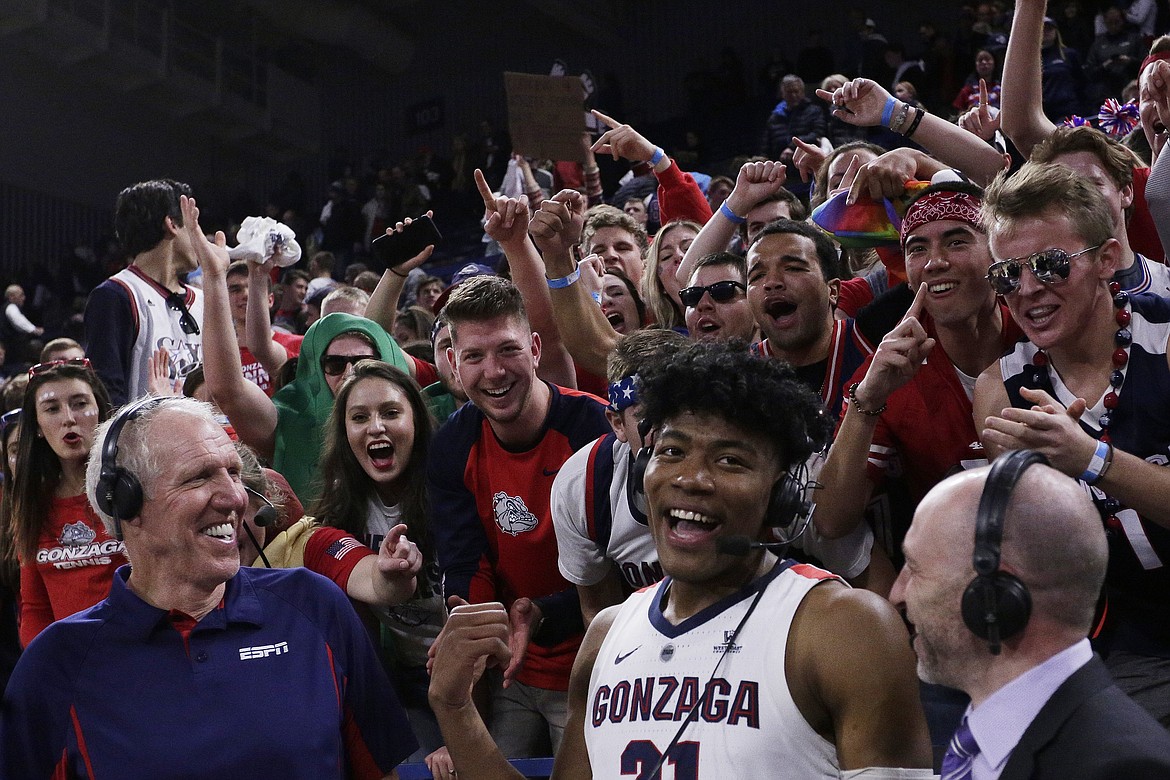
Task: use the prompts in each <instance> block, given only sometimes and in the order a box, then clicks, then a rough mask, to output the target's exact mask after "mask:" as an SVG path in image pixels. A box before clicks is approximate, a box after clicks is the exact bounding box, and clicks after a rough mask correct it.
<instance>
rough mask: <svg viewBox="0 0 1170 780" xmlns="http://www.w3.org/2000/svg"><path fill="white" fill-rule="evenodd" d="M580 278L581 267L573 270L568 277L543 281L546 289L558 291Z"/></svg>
mask: <svg viewBox="0 0 1170 780" xmlns="http://www.w3.org/2000/svg"><path fill="white" fill-rule="evenodd" d="M580 278H581V266H577V267H576V268H574V269H573V273H571V274H569V275H568V276H562V277H560V278H558V279H546V280H545V281H547V282H548V289H550V290H560V289H562V288H565V287H568V286H569V285H571V284H573V283H574V282H576V281H577V280H578V279H580Z"/></svg>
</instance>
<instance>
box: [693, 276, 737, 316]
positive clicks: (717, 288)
mask: <svg viewBox="0 0 1170 780" xmlns="http://www.w3.org/2000/svg"><path fill="white" fill-rule="evenodd" d="M739 290H743V291H744V292H747V288H746V287H744V286H743V283H742V282H737V281H735V280H733V279H725V280H724V281H722V282H715V284H709V285H707V286H706V287H703V286H699V287H684V288H683V289H681V290H679V291H678V297H679V300H681V301H682V303H683V306H686V307H687V308H688V309H693V308H694V307H696V306H698V305H699V301H701V300H703V293H707V294H708V295H710V296H711V300H713V301H715V302H716V303H727V302H728V301H730V300H732V299H733V298H735V295H736V292H737V291H739Z"/></svg>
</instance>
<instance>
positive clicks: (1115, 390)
mask: <svg viewBox="0 0 1170 780" xmlns="http://www.w3.org/2000/svg"><path fill="white" fill-rule="evenodd" d="M1109 292H1110V293H1111V294H1112V295H1113V308H1114V309H1115V310H1116V311H1115V312H1114V314H1113V318H1114V321H1116V322H1117V333H1115V334H1114V335H1113V345H1114V347H1116V349H1114V350H1113V355H1112V361H1113V371H1112V372H1111V373H1110V374H1109V392H1107V393H1105V397H1104V398H1102V399H1101V405H1102V406H1103V407H1105V411H1104V412H1102V413H1101V416H1100V418H1098V420H1097V424H1098V425H1099V426H1100V427H1101V436H1100V440H1101V441H1104V442H1110V441H1111V439H1110V436H1109V425H1110V424H1111V423H1112V422H1113V410H1114V409H1116V408H1117V402H1118V400H1119V396H1120V394H1121V386H1122V385H1124V384H1125V375H1126V370H1127V368H1128V367H1129V348H1130V345H1131V344H1133V332H1132V331H1131V330H1130V329H1129V324H1130V322H1131V321H1132V319H1133V315H1132V314H1131V313H1130V308H1129V293H1127V292H1126V291H1125V290H1122V289H1121V285H1120V284H1118V283H1117V282H1110V283H1109ZM1049 362H1050V361H1049V358H1048V353H1047V352H1045V351H1044V350H1039V351H1037V352H1036V354H1035V355H1033V356H1032V365H1033V366H1035V367H1036V368H1037V369H1038V370H1037V371H1036V372H1035V377H1036V380H1037V381H1039V379H1040V376H1041V375H1042V374H1043V373H1044V372H1046V371H1047V370H1048V365H1049Z"/></svg>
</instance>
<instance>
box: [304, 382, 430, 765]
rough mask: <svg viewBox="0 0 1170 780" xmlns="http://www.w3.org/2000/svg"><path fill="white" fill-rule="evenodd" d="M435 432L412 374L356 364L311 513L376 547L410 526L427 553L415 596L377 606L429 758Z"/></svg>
mask: <svg viewBox="0 0 1170 780" xmlns="http://www.w3.org/2000/svg"><path fill="white" fill-rule="evenodd" d="M433 431H434V424H433V422H432V421H431V417H430V414H429V412H428V411H427V407H426V402H425V401H424V400H423V397H422V392H421V391H420V390H419V389H418V385H416V384H415V382H414V380H413V379H411V378H410V376H408V375H407V374H406V373H404V372H403V371H400V370H398V369H396V368H394V367H393V366H390V365H387V364H386V363H383V362H381V361H373V360H367V361H362V362H360V363H358V364H357V365H356V366H355V367H354V370H353V374H352V376H350V377H349V378H348V379H346V381H345V383H344V384H342V386H341V387H340V388H339V389H338V391H337V396H336V401H335V404H334V407H333V413H332V415H330V418H329V422H328V424H327V427H326V431H325V449H324V451H323V452H322V454H321V461H320V469H321V477H322V482H323V484H324V487H323V489H322V491H321V496H320V498H319V499H318V500H317V502H316V504H315V505H314V506H313V511H312V512H311V513H310V514H312V515H313V516H314V517H316V518H317V521H318V522H319V523H322V524H324V525H326V526H331V527H333V528H339V529H341V530H344V531H346V532H348V533H349V534H351V535H353V536H354V537H356V538H357V539H360V540H362V541H364V542H365V543H366V545H367V546H368V547H370V548H372V549H378V546H379V544H381V541H382V539H383V538H384V537H385V536H386V535H387V534H389V533H391V532H392V531H393V529H394V528H395V527H396V526H398V525H402V524H404V525H405V526H406V529H407V532H408V533H409V535H410V539H412V540H413V541H414V542H415V543H416V544H417V545H418V547H419V550H420V551H421V552H422V556H423V567H422V570H421V571H419V573H418V575H417V587H416V590H415V593H414V597H413V598H411V599H410V600H409V601H406V602H405V603H402V604H399V605H397V606H391V607H372V608H371V609H372V611H373V613H374V614H375V615H376V616H377V618H378V621H379V622H380V624H381V633H382V644H383V648H384V650H385V655H386V659H387V662H388V666H389V668H390V672H391V680H392V681H393V682H394V684H395V688H396V689H397V691H398V695H399V698H400V699H401V701H402V704H403V706H405V707H406V709H407V713H408V715H409V716H410V720H411V726H412V727H413V728H414V730H415V735H416V736H417V737H418V740H419V744H420V745H421V746H422V750H423V754H425V753H427V752H429V751H431V750H434V749H435V748H437V747H439V746H440V745H441V744H442V738H441V736H440V735H439V733H438V728H437V724H436V723H435V721H434V719H433V717H434V716H433V715H431V714H430V708H429V706H428V704H427V698H426V697H427V684H428V678H427V674H426V662H427V650H428V649H429V648H430V645H431V643H432V642H434V639H435V637H437V636H438V634H439V631H440V630H441V629H442V627H443V623H444V622H445V620H446V610H445V609H444V606H443V598H442V593H441V591H440V589H439V574H438V565H437V563H436V561H435V552H434V546H433V543H432V540H431V534H430V530H429V528H428V527H427V513H428V510H427V497H426V464H427V453H428V451H429V449H430V440H431V435H432V433H433Z"/></svg>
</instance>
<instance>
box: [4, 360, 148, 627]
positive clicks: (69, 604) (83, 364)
mask: <svg viewBox="0 0 1170 780" xmlns="http://www.w3.org/2000/svg"><path fill="white" fill-rule="evenodd" d="M109 414H110V399H109V395H108V394H107V393H106V388H105V386H104V385H103V384H102V382H101V380H100V379H98V377H97V374H95V373H94V371H93V369H92V368H91V367H90V363H89V361H88V360H87V359H85V358H75V359H71V360H55V361H52V362H49V363H39V364H37V365H35V366H33V367H32V368H31V369H30V370H29V382H28V389H27V390H26V391H25V395H24V405H23V407H22V410H21V434H20V447H19V450H18V454H17V463H16V481H15V483H14V484H13V487H12V508H11V509H12V528H13V531H14V534H15V542H16V551H17V554H18V555H19V556H20V602H21V613H20V641H21V644H23V645H27V644H28V643H29V642H31V641H32V639H33V637H35V636H36V635H37V634H39V633H40V632H41V631H42V630H44V629H45V627H46V626H48V625H49V624H50V623H52V622H53V621H54V620H60V619H61V618H63V617H68V616H69V615H72V614H73V613H75V612H80V611H81V610H83V609H85V608H87V607H91V606H93V605H94V604H96V603H98V602H99V601H101V600H102V599H104V598H105V597H106V596H107V595H108V593H109V590H110V583H111V581H112V579H113V576H114V570H115V569H117V568H118V566H120V565H122V564H123V563H125V562H126V556H125V554H124V553H123V549H122V543H121V542H120V541H118V540H115V539H113V538H111V537H110V535H109V534H108V533H107V532H106V529H105V527H104V526H103V525H102V523H101V521H100V520H98V517H97V515H96V514H94V511H93V509H92V508H91V507H90V505H89V500H88V499H87V498H86V496H85V462H86V460H87V459H88V458H89V451H90V449H91V448H92V447H93V439H94V436H93V434H94V429H95V428H97V426H98V423H100V422H102V421H103V420H105V419H106V418H107V417H108V416H109Z"/></svg>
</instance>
